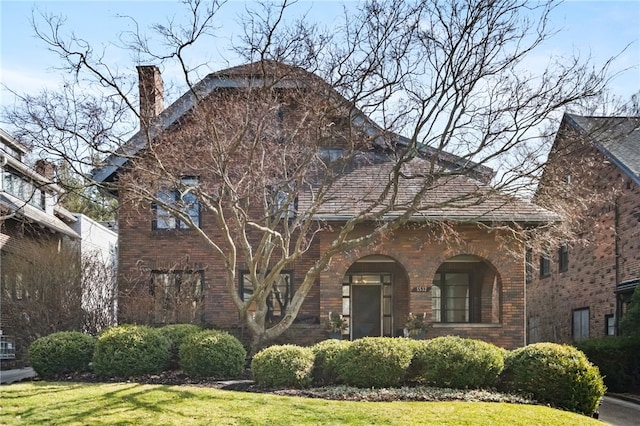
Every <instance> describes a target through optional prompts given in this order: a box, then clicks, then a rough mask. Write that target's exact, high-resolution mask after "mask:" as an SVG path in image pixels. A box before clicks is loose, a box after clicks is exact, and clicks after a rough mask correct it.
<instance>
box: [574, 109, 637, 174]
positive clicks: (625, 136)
mask: <svg viewBox="0 0 640 426" xmlns="http://www.w3.org/2000/svg"><path fill="white" fill-rule="evenodd" d="M564 121H565V122H566V123H567V124H568V125H569V126H571V127H572V128H573V129H574V130H576V131H578V132H579V133H580V134H581V135H583V136H584V137H585V139H586V140H587V141H588V142H589V143H591V144H593V146H595V147H596V148H597V149H598V150H599V151H600V152H602V154H604V155H605V157H607V159H608V160H609V161H611V162H612V163H613V164H615V165H616V166H617V167H618V168H619V169H620V170H622V171H623V172H624V173H625V174H626V175H627V176H629V177H630V178H631V179H632V180H633V181H634V182H635V183H636V184H638V185H640V117H588V116H587V117H585V116H581V115H576V114H565V115H564Z"/></svg>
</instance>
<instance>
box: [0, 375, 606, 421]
mask: <svg viewBox="0 0 640 426" xmlns="http://www.w3.org/2000/svg"><path fill="white" fill-rule="evenodd" d="M0 424H7V425H21V424H28V425H34V424H48V425H55V424H59V425H210V424H215V425H293V424H295V425H320V424H321V425H372V424H375V425H425V424H426V425H428V424H437V425H478V424H482V425H509V426H514V425H598V424H600V425H601V424H602V423H600V422H598V421H597V420H593V419H591V418H588V417H585V416H580V415H577V414H574V413H569V412H564V411H559V410H554V409H551V408H548V407H543V406H535V405H520V404H507V403H492V402H399V401H395V402H353V401H329V400H323V399H309V398H300V397H287V396H277V395H271V394H259V393H245V392H233V391H225V390H218V389H210V388H200V387H196V386H162V385H141V384H136V383H104V384H94V383H91V384H85V383H57V382H28V383H17V384H12V385H8V386H2V388H1V389H0Z"/></svg>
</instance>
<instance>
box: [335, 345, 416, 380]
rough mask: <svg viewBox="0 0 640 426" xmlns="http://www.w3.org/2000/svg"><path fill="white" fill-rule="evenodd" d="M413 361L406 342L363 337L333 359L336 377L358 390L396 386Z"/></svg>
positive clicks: (409, 346) (411, 351)
mask: <svg viewBox="0 0 640 426" xmlns="http://www.w3.org/2000/svg"><path fill="white" fill-rule="evenodd" d="M412 358H413V349H412V345H411V344H410V343H409V339H393V338H390V337H364V338H362V339H358V340H354V341H353V342H352V343H351V345H349V347H348V348H346V349H345V350H344V351H341V352H340V353H339V355H338V357H337V359H336V363H337V364H338V378H339V380H341V381H343V382H344V383H346V384H347V385H351V386H357V387H361V388H382V387H393V386H398V385H399V384H400V383H401V382H402V381H403V380H404V378H405V375H406V372H407V369H408V367H409V365H410V364H411V359H412Z"/></svg>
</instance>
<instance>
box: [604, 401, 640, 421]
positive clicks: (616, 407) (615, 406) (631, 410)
mask: <svg viewBox="0 0 640 426" xmlns="http://www.w3.org/2000/svg"><path fill="white" fill-rule="evenodd" d="M599 411H600V417H599V420H601V421H603V422H605V423H608V424H610V425H614V426H636V425H638V424H639V420H638V419H640V404H638V403H637V402H632V401H626V400H624V399H620V398H613V397H611V396H605V397H604V398H603V399H602V405H600V410H599Z"/></svg>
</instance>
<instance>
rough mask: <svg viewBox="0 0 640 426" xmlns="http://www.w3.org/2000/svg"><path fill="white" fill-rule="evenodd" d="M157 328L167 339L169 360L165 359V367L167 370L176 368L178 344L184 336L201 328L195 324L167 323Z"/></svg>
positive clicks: (177, 365)
mask: <svg viewBox="0 0 640 426" xmlns="http://www.w3.org/2000/svg"><path fill="white" fill-rule="evenodd" d="M158 330H159V331H160V333H162V335H163V336H164V337H166V338H167V339H169V345H170V346H169V361H167V365H166V367H167V369H168V370H177V369H178V367H179V364H180V357H179V351H180V345H182V342H183V341H184V339H185V337H187V336H189V335H191V334H195V333H197V332H199V331H201V330H202V328H201V327H199V326H197V325H195V324H169V325H165V326H164V327H160V328H159V329H158Z"/></svg>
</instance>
